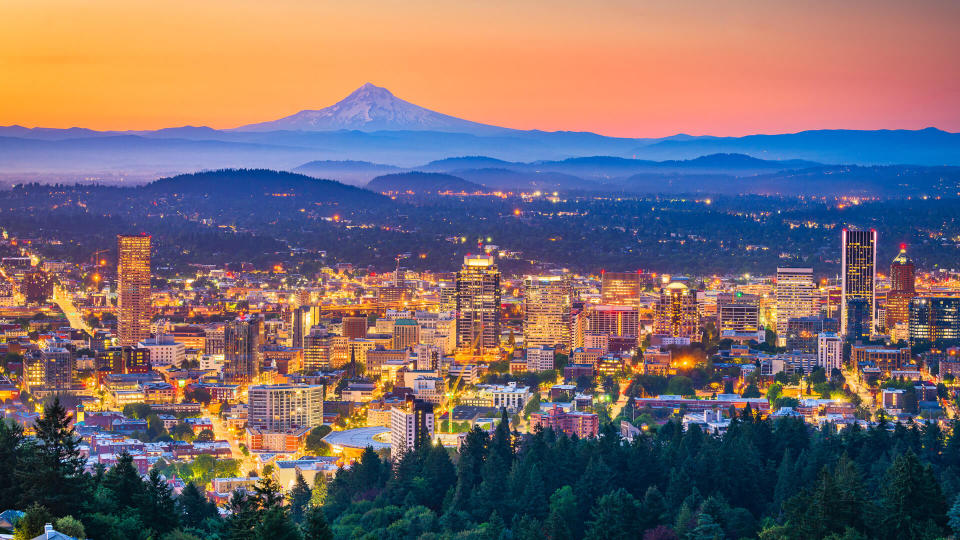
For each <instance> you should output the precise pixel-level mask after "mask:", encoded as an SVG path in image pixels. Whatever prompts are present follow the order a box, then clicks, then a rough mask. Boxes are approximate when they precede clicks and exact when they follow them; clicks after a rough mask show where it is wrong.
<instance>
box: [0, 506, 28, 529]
mask: <svg viewBox="0 0 960 540" xmlns="http://www.w3.org/2000/svg"><path fill="white" fill-rule="evenodd" d="M22 517H23V512H21V511H20V510H4V511H3V512H0V529H9V530H13V527H14V525H16V524H17V520H19V519H20V518H22Z"/></svg>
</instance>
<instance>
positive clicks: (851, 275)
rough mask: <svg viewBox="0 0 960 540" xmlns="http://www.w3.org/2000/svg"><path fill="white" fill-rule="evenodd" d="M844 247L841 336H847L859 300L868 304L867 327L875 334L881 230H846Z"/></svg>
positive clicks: (842, 244)
mask: <svg viewBox="0 0 960 540" xmlns="http://www.w3.org/2000/svg"><path fill="white" fill-rule="evenodd" d="M840 244H841V259H840V268H841V272H842V277H841V286H840V333H841V334H842V335H846V334H847V323H848V304H849V303H850V301H851V300H855V299H856V300H864V301H866V309H867V321H866V326H867V330H868V331H870V332H872V331H874V329H875V323H874V318H875V317H876V314H877V293H876V282H877V230H876V229H870V230H868V231H861V230H856V229H848V228H844V229H843V232H841V234H840ZM858 310H859V307H858Z"/></svg>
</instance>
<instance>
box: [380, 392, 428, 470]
mask: <svg viewBox="0 0 960 540" xmlns="http://www.w3.org/2000/svg"><path fill="white" fill-rule="evenodd" d="M433 431H434V417H433V403H430V402H427V401H421V400H419V399H413V398H409V399H407V401H406V402H405V403H404V404H403V405H402V406H399V407H394V408H392V409H391V410H390V457H391V458H393V459H394V460H399V458H400V456H402V455H403V454H404V453H406V452H408V451H410V450H413V449H414V448H416V447H417V446H418V445H420V444H430V441H431V440H432V439H433Z"/></svg>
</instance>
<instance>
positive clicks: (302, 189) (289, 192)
mask: <svg viewBox="0 0 960 540" xmlns="http://www.w3.org/2000/svg"><path fill="white" fill-rule="evenodd" d="M139 189H140V190H141V192H143V193H146V194H152V195H180V196H183V195H189V196H193V197H197V196H205V197H211V198H216V199H220V200H223V201H228V200H236V199H253V200H263V197H264V196H265V195H267V196H274V197H290V196H294V197H303V198H305V199H307V200H309V201H311V202H319V203H335V204H339V205H345V206H369V205H380V204H387V203H389V202H390V199H389V198H387V197H384V196H383V195H380V194H379V193H374V192H372V191H368V190H365V189H361V188H358V187H355V186H348V185H345V184H341V183H340V182H334V181H333V180H320V179H317V178H311V177H309V176H305V175H302V174H295V173H289V172H283V171H272V170H268V169H223V170H218V171H206V172H199V173H192V174H181V175H178V176H174V177H170V178H162V179H160V180H157V181H155V182H151V183H149V184H147V185H145V186H143V187H141V188H139Z"/></svg>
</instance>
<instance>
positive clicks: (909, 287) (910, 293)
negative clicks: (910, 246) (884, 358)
mask: <svg viewBox="0 0 960 540" xmlns="http://www.w3.org/2000/svg"><path fill="white" fill-rule="evenodd" d="M914 270H915V269H914V265H913V261H912V260H911V259H910V257H908V256H907V250H906V246H900V253H899V254H898V255H897V256H896V257H895V258H894V259H893V263H892V264H891V265H890V292H888V293H887V304H886V310H887V330H888V331H890V330H893V329H894V328H896V326H897V325H898V324H901V325H902V324H907V322H908V321H909V320H910V300H913V297H914V296H916V295H917V290H916V288H915V281H916V278H915V275H914Z"/></svg>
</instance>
